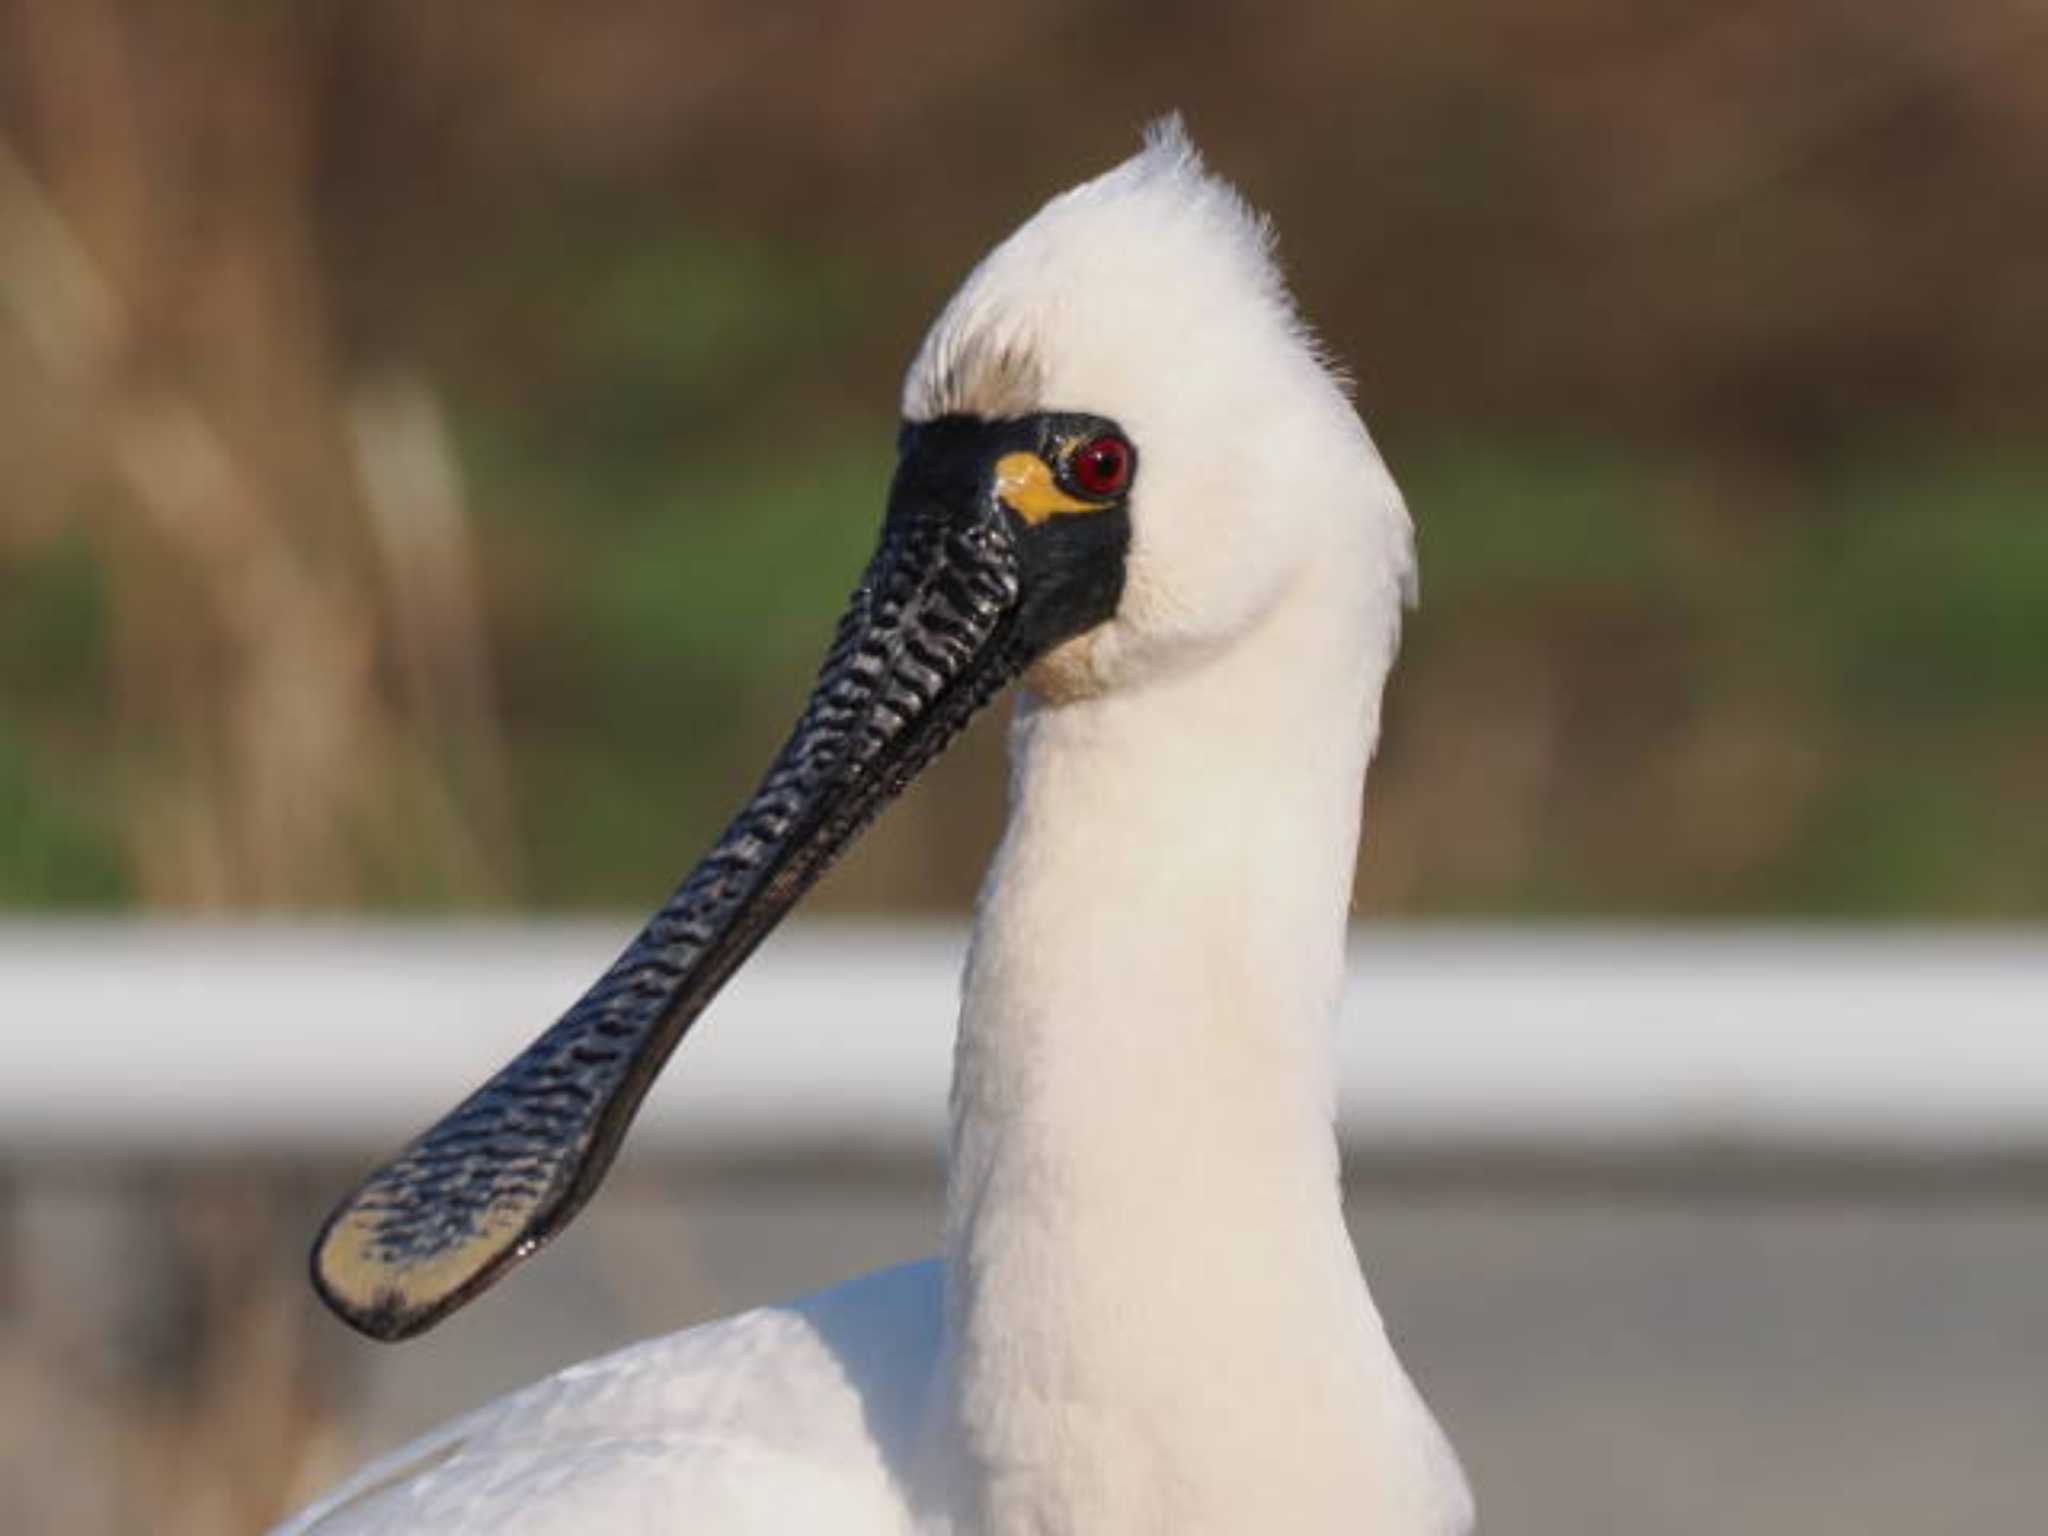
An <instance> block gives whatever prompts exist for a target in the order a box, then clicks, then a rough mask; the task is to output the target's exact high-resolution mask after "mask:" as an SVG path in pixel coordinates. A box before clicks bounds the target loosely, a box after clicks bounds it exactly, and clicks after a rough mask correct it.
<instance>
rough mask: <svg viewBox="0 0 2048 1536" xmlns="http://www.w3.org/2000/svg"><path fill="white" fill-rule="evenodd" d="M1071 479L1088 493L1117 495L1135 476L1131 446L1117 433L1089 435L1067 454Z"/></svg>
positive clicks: (1103, 495)
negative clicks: (1089, 436)
mask: <svg viewBox="0 0 2048 1536" xmlns="http://www.w3.org/2000/svg"><path fill="white" fill-rule="evenodd" d="M1067 478H1068V479H1070V480H1072V481H1073V482H1074V484H1075V486H1076V487H1077V488H1078V489H1080V490H1081V491H1083V492H1084V493H1086V494H1087V495H1090V496H1102V497H1109V496H1114V495H1116V493H1117V492H1119V491H1121V490H1122V489H1123V488H1124V486H1125V485H1126V484H1128V483H1129V481H1130V478H1131V445H1130V444H1129V443H1127V442H1125V441H1124V440H1123V439H1122V438H1120V437H1118V436H1117V435H1116V434H1115V433H1113V432H1105V433H1103V434H1102V436H1100V437H1091V438H1089V439H1088V441H1087V442H1085V443H1083V444H1082V445H1081V446H1080V447H1078V448H1076V449H1075V450H1074V451H1073V452H1072V453H1070V454H1068V455H1067Z"/></svg>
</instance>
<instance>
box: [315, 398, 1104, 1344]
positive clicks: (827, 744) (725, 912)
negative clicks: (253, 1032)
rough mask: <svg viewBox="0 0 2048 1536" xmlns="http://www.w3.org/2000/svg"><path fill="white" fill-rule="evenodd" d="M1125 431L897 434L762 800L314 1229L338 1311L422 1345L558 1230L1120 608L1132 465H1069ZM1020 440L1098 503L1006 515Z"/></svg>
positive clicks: (983, 428)
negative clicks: (814, 932)
mask: <svg viewBox="0 0 2048 1536" xmlns="http://www.w3.org/2000/svg"><path fill="white" fill-rule="evenodd" d="M1116 430H1117V429H1116V427H1115V424H1114V423H1112V422H1108V421H1105V420H1103V419H1102V418H1100V417H1095V416H1085V415H1077V414H1072V413H1046V414H1041V415H1034V416H1026V417H1019V418H1014V419H1006V420H1001V421H983V420H980V419H977V418H974V417H968V416H946V417H941V418H939V419H937V420H934V421H930V422H924V423H920V424H914V425H910V426H906V427H905V428H904V430H903V434H902V438H901V442H900V456H899V460H898V463H897V468H896V476H895V480H894V482H893V484H892V486H891V488H890V493H889V508H888V513H887V515H886V516H885V517H884V519H883V522H882V532H881V538H880V541H879V543H878V545H877V548H876V550H875V554H874V557H873V559H872V560H871V561H870V562H869V565H868V569H867V572H866V574H865V575H864V576H863V578H862V580H861V583H860V585H859V586H858V587H857V588H856V589H855V590H854V594H853V597H852V600H851V601H850V602H849V604H848V606H847V611H846V614H845V616H844V617H843V618H842V619H841V620H840V624H839V628H838V631H837V633H836V635H835V637H834V639H833V642H832V647H831V649H830V651H829V652H828V653H827V655H826V657H825V661H824V664H823V666H822V667H821V668H820V669H819V673H818V679H817V682H816V684H815V685H814V687H813V688H812V691H811V697H810V701H809V703H808V704H807V705H806V706H805V708H804V712H803V714H802V716H801V717H800V718H799V720H798V721H797V724H796V727H795V729H794V730H793V731H792V732H791V734H790V738H789V741H788V743H787V744H786V745H785V746H784V747H783V749H782V751H781V752H780V753H779V754H778V755H777V756H776V759H775V761H774V763H773V764H772V765H771V766H770V767H769V770H768V772H767V775H766V776H765V777H764V778H763V780H762V781H761V785H760V787H759V788H758V789H757V790H756V791H755V792H754V795H753V797H752V798H751V799H750V800H749V801H748V803H747V804H746V805H745V806H744V807H743V808H742V809H741V811H740V813H739V814H738V815H737V816H736V817H734V818H733V821H732V823H731V824H730V825H729V826H728V827H727V828H726V830H725V832H724V833H723V834H722V835H721V836H720V837H719V839H718V841H717V843H716V844H714V845H713V847H712V849H711V851H710V852H709V853H708V854H707V855H706V856H705V857H704V859H703V861H702V862H701V863H699V864H698V866H697V867H696V869H694V870H693V871H692V872H691V873H690V875H689V876H688V877H687V878H685V879H684V881H683V882H682V884H681V885H679V886H678V887H677V888H676V890H675V892H674V894H673V895H671V896H670V897H669V899H668V900H667V901H666V902H665V903H663V905H662V907H661V908H660V910H659V911H657V912H656V913H655V914H654V916H653V917H652V918H651V919H649V921H648V923H647V926H646V927H645V928H643V929H642V930H641V932H640V934H639V936H638V937H637V938H635V939H634V940H633V942H632V943H631V944H630V945H628V946H627V948H626V950H625V952H624V953H623V954H621V955H620V956H619V958H618V959H617V960H616V961H614V962H613V964H612V965H611V967H610V968H609V969H608V970H607V971H606V972H605V974H604V975H603V976H602V977H600V978H599V979H598V981H597V982H596V983H595V984H594V985H593V986H592V987H591V988H590V990H589V991H588V992H586V993H585V994H584V995H583V997H582V998H581V999H579V1000H578V1001H577V1002H576V1004H575V1005H574V1006H573V1007H571V1008H570V1009H569V1011H568V1012H567V1013H565V1014H564V1015H563V1016H562V1017H561V1018H560V1019H559V1020H558V1021H557V1022H556V1023H555V1024H554V1026H553V1027H552V1028H550V1029H549V1030H547V1031H546V1032H545V1033H544V1034H542V1035H541V1036H540V1037H539V1038H538V1039H536V1040H535V1041H534V1042H533V1044H532V1045H530V1046H528V1047H527V1049H526V1050H525V1051H523V1052H522V1053H520V1055H519V1056H518V1057H516V1058H514V1060H513V1061H512V1062H510V1063H509V1064H508V1065H507V1066H506V1067H505V1068H504V1069H503V1070H502V1071H500V1072H499V1073H498V1074H497V1075H496V1076H495V1077H493V1078H492V1079H491V1080H490V1081H489V1082H487V1083H485V1084H484V1085H483V1086H482V1087H481V1088H479V1089H477V1090H476V1092H474V1093H472V1094H471V1095H470V1096H469V1097H468V1098H467V1099H465V1100H464V1101H463V1102H462V1103H461V1104H460V1105H458V1106H457V1107H456V1108H455V1110H454V1111H452V1112H451V1113H450V1114H449V1115H448V1116H446V1117H445V1118H444V1119H442V1120H441V1121H440V1122H438V1123H437V1124H436V1125H434V1126H433V1127H431V1128H430V1129H428V1130H427V1131H426V1132H424V1133H423V1134H422V1135H421V1136H419V1137H418V1138H416V1139H415V1140H414V1141H413V1142H412V1143H411V1144H410V1145H409V1146H407V1147H406V1148H405V1149H404V1150H403V1151H401V1152H400V1153H399V1154H398V1156H397V1157H396V1158H394V1159H393V1160H392V1161H391V1162H389V1163H387V1164H385V1165H384V1166H383V1167H382V1168H380V1169H378V1170H377V1171H376V1172H374V1173H372V1174H371V1175H370V1176H369V1177H368V1178H367V1179H365V1180H364V1181H363V1183H362V1184H361V1185H360V1186H358V1188H357V1189H356V1191H355V1192H354V1193H353V1194H352V1195H351V1196H350V1197H349V1198H348V1199H347V1200H346V1201H344V1202H343V1203H342V1205H340V1206H339V1207H338V1208H337V1209H336V1210H335V1212H334V1214H333V1215H332V1216H330V1217H329V1218H328V1221H327V1225H326V1226H325V1227H324V1228H323V1229H322V1232H321V1235H320V1238H319V1240H318V1242H317V1243H316V1245H315V1247H314V1252H313V1266H312V1267H313V1283H314V1286H315V1288H316V1289H317V1290H318V1291H319V1293H320V1295H321V1297H322V1299H324V1300H325V1301H326V1302H327V1304H328V1305H329V1306H330V1307H332V1308H333V1309H334V1310H335V1311H336V1312H337V1313H338V1314H339V1315H340V1316H341V1317H342V1318H343V1319H344V1320H345V1321H347V1322H348V1323H349V1324H351V1325H352V1326H354V1327H356V1328H358V1329H360V1330H361V1331H363V1332H364V1333H367V1334H369V1335H371V1336H372V1337H374V1338H380V1339H399V1338H406V1337H409V1336H411V1335H413V1334H416V1333H419V1332H421V1331H422V1330H424V1329H426V1328H428V1327H430V1326H432V1325H433V1324H434V1323H435V1322H437V1321H439V1320H440V1319H441V1318H442V1317H445V1316H446V1315H447V1314H448V1313H450V1312H452V1311H454V1310H455V1309H456V1308H457V1307H459V1306H461V1305H462V1304H463V1303H464V1302H466V1301H468V1300H469V1299H470V1298H472V1297H473V1296H475V1295H477V1294H478V1293H479V1292H481V1291H483V1290H484V1289H485V1288H486V1287H488V1286H489V1285H490V1284H491V1283H492V1282H493V1281H494V1280H496V1279H497V1278H498V1277H499V1276H500V1275H502V1274H504V1273H505V1272H506V1271H507V1270H508V1269H510V1268H511V1267H512V1266H513V1265H514V1264H516V1263H517V1262H519V1261H520V1260H521V1259H523V1258H525V1257H527V1256H528V1255H529V1254H531V1253H533V1252H534V1251H535V1250H537V1249H538V1248H539V1247H540V1246H541V1245H542V1244H543V1243H545V1242H547V1241H548V1240H549V1239H550V1238H552V1237H553V1236H554V1235H555V1234H556V1233H557V1232H559V1231H560V1230H561V1229H562V1228H563V1227H564V1226H565V1225H567V1223H568V1222H569V1220H570V1219H571V1218H572V1217H573V1216H574V1215H575V1214H576V1212H577V1211H578V1210H579V1209H581V1208H582V1205H583V1203H584V1202H585V1201H586V1200H588V1199H589V1198H590V1196H591V1195H592V1194H593V1193H594V1192H595V1191H596V1189H597V1186H598V1184H599V1182H600V1181H601V1180H602V1179H603V1177H604V1174H605V1172H606V1170H607V1169H608V1168H609V1167H610V1165H611V1161H612V1158H613V1156H614V1155H615V1154H616V1152H617V1150H618V1147H619V1143H620V1140H621V1139H622V1138H623V1137H624V1135H625V1133H626V1129H627V1127H628V1126H629V1125H630V1124H631V1123H632V1119H633V1116H634V1114H635V1113H636V1112H637V1110H638V1109H639V1106H640V1101H641V1099H642V1097H643V1096H644V1095H645V1094H646V1091H647V1089H648V1087H649V1085H650V1084H651V1083H652V1082H653V1080H654V1076H655V1074H656V1073H657V1072H659V1071H660V1070H661V1067H662V1065H663V1063H665V1062H666V1061H667V1059H668V1057H669V1054H670V1053H671V1052H672V1051H673V1050H674V1049H675V1047H676V1045H677V1043H678V1042H679V1041H680V1040H681V1039H682V1037H683V1035H684V1033H685V1032H686V1031H687V1030H688V1029H689V1027H690V1025H691V1024H692V1023H693V1022H694V1021H695V1020H696V1018H697V1016H698V1015H699V1014H700V1013H701V1012H702V1011H703V1010H704V1008H705V1006H706V1005H707V1004H708V1003H709V1002H710V1001H711V999H712V997H713V996H714V995H716V993H717V992H718V989H719V988H720V987H721V986H723V985H724V983H725V982H726V980H727V979H728V978H729V977H730V976H731V975H732V973H733V972H734V971H735V970H737V969H738V967H739V966H740V965H741V964H742V963H743V962H744V961H745V960H746V958H747V956H748V955H749V954H751V953H752V952H753V949H754V947H755V946H756V945H757V944H759V943H760V941H761V940H762V939H763V938H765V937H766V936H767V934H768V932H769V930H770V929H772V928H773V927H774V926H775V924H776V923H777V922H778V921H779V920H780V919H781V917H782V916H783V914H784V913H786V912H787V911H788V910H789V908H790V906H791V905H792V904H793V903H794V902H795V901H796V900H797V898H798V897H799V896H801V895H802V894H803V892H804V891H805V890H806V889H808V888H809V886H810V884H811V882H812V881H813V880H815V879H816V878H817V876H818V875H819V874H820V873H822V872H823V870H824V869H825V868H826V866H827V865H829V864H830V863H831V861H832V860H833V859H834V858H835V857H836V856H837V855H838V854H839V853H840V851H841V850H843V849H844V848H845V847H846V845H847V844H848V843H849V842H851V841H852V839H853V838H854V836H856V835H857V834H858V833H859V831H860V830H861V829H862V828H863V827H864V826H866V824H867V823H868V822H869V821H870V820H871V819H872V818H873V817H874V816H875V815H876V814H877V813H878V812H879V811H880V810H881V808H882V807H883V806H884V805H886V804H887V803H888V801H889V800H890V799H891V798H893V797H894V796H895V794H896V793H897V792H898V791H900V790H901V789H902V788H903V787H904V786H905V785H906V784H908V783H909V782H910V780H911V779H912V778H913V777H915V776H916V774H917V773H918V771H919V770H920V769H922V768H923V767H924V766H925V765H926V764H927V763H929V762H930V761H931V760H932V759H933V758H934V757H936V756H937V755H938V753H939V752H940V751H941V750H943V749H944V747H945V746H946V744H947V743H948V742H950V741H951V740H952V738H953V737H954V736H955V735H956V734H957V733H958V732H959V730H960V728H961V727H962V726H964V725H965V724H966V723H967V720H968V719H969V717H971V716H972V715H973V713H974V712H975V711H976V710H977V709H979V708H980V707H981V705H983V704H984V703H986V702H987V701H988V700H989V699H990V698H992V697H993V696H994V695H995V694H996V693H997V692H999V691H1000V690H1001V689H1002V688H1003V686H1004V685H1006V684H1007V683H1009V682H1010V681H1011V680H1012V679H1013V678H1015V677H1017V676H1018V675H1020V674H1021V673H1022V672H1023V671H1024V670H1025V669H1026V668H1028V667H1029V666H1030V665H1031V663H1032V662H1033V661H1035V660H1037V659H1038V658H1039V657H1040V656H1042V655H1044V654H1045V653H1046V652H1047V651H1048V650H1050V649H1052V648H1053V647H1054V646H1056V645H1058V644H1059V643H1061V642H1062V641H1064V640H1067V639H1070V638H1072V637H1074V636H1076V635H1079V634H1082V633H1084V632H1085V631H1087V630H1089V629H1092V628H1094V627H1095V626H1096V625H1098V624H1100V623H1102V622H1103V621H1105V620H1106V619H1108V618H1109V617H1110V616H1111V614H1113V613H1114V612H1115V611H1116V605H1117V602H1118V600H1119V598H1120V597H1121V595H1122V592H1123V583H1124V564H1125V557H1126V554H1127V551H1128V549H1129V545H1130V534H1131V529H1130V513H1129V509H1128V504H1127V498H1128V496H1129V491H1130V486H1131V484H1132V483H1133V482H1134V481H1135V479H1136V457H1135V453H1133V456H1132V470H1131V473H1130V474H1129V475H1127V476H1126V478H1125V481H1124V484H1123V485H1122V487H1120V488H1119V491H1118V493H1117V495H1116V496H1115V497H1113V498H1107V499H1105V498H1103V497H1094V496H1089V495H1087V494H1086V493H1085V492H1083V491H1082V490H1080V489H1079V488H1078V487H1077V486H1075V485H1074V484H1073V483H1072V481H1071V479H1070V478H1069V477H1067V476H1066V474H1065V471H1064V466H1063V464H1062V460H1061V454H1062V452H1063V449H1064V448H1065V447H1066V446H1068V445H1071V444H1074V443H1077V442H1082V441H1086V440H1088V439H1090V438H1093V437H1096V436H1099V435H1101V434H1102V433H1105V432H1115V431H1116ZM1119 435H1121V434H1119ZM1020 449H1022V450H1026V451H1029V452H1032V453H1036V454H1037V455H1038V456H1039V457H1040V458H1042V459H1043V460H1044V461H1045V462H1046V463H1047V464H1048V465H1049V466H1051V467H1052V468H1053V470H1054V474H1055V478H1056V479H1058V481H1059V483H1060V488H1061V489H1062V490H1063V491H1064V492H1066V493H1067V494H1068V495H1069V496H1072V497H1074V498H1075V499H1077V500H1081V501H1086V502H1088V503H1089V504H1090V507H1091V510H1086V511H1062V512H1058V513H1055V514H1053V515H1051V516H1048V517H1046V518H1044V519H1043V520H1042V521H1039V522H1035V523H1034V522H1032V521H1029V520H1027V519H1026V518H1024V517H1022V516H1020V515H1019V514H1018V513H1017V512H1016V511H1015V510H1013V509H1012V508H1010V507H1009V506H1007V505H1006V504H1005V503H1004V502H1003V501H1002V500H1001V499H1000V497H999V496H998V495H997V492H996V487H995V467H996V464H997V462H998V461H999V460H1000V459H1001V458H1002V457H1003V456H1004V455H1005V454H1008V453H1012V452H1016V451H1018V450H1020Z"/></svg>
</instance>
